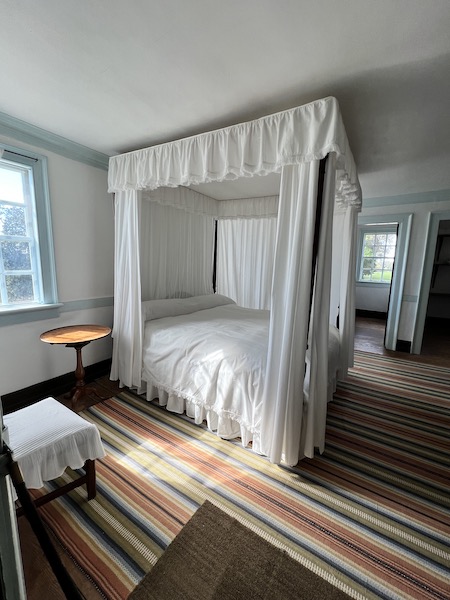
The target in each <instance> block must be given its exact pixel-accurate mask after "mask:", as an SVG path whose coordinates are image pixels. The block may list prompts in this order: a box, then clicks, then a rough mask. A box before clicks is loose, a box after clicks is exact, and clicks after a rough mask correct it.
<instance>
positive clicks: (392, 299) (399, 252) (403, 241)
mask: <svg viewBox="0 0 450 600" xmlns="http://www.w3.org/2000/svg"><path fill="white" fill-rule="evenodd" d="M411 223H412V214H411V213H407V214H392V215H385V216H380V215H376V216H375V217H359V219H358V228H359V232H360V234H361V232H362V231H364V229H365V228H367V227H368V226H370V225H375V226H376V227H377V228H379V227H386V228H387V229H390V230H391V231H395V230H397V244H396V249H395V255H394V257H392V258H393V261H395V268H394V269H393V272H392V279H391V281H390V286H389V285H384V286H383V287H384V302H385V304H384V307H385V308H384V309H382V310H380V311H377V309H376V308H374V306H375V307H376V305H374V304H368V306H371V307H372V310H373V311H375V312H380V313H384V312H385V314H386V317H385V322H384V323H383V325H384V346H385V348H386V349H388V350H397V349H400V348H397V342H398V339H397V338H398V327H399V320H400V309H401V304H402V296H403V287H404V279H405V270H406V262H407V256H408V249H409V238H410V232H411ZM357 247H358V252H359V259H358V261H357V265H358V266H357V274H356V276H357V293H358V291H359V290H358V288H360V287H365V288H366V292H365V294H366V298H367V297H370V296H371V297H372V298H371V300H373V298H374V294H375V292H376V293H377V294H378V295H379V296H380V297H381V296H382V295H383V294H382V293H381V286H380V285H379V284H378V283H375V282H373V283H368V282H367V283H365V282H364V281H363V282H360V283H359V285H358V280H360V279H361V275H362V271H361V261H362V260H364V257H363V255H362V254H363V251H362V248H363V244H362V239H361V237H360V238H359V240H358V246H357ZM382 276H383V275H382V274H381V277H382ZM357 302H358V296H357ZM380 306H381V305H380ZM356 307H357V308H358V304H357V305H356ZM378 316H382V314H380V315H378ZM376 325H377V324H376V323H374V326H376ZM378 326H379V323H378Z"/></svg>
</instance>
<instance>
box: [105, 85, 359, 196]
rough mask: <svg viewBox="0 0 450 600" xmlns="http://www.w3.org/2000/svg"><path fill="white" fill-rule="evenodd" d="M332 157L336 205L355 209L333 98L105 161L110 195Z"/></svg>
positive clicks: (352, 173) (351, 167)
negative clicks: (107, 169) (334, 168)
mask: <svg viewBox="0 0 450 600" xmlns="http://www.w3.org/2000/svg"><path fill="white" fill-rule="evenodd" d="M330 152H335V153H336V157H337V161H336V192H335V201H336V202H337V203H339V204H344V205H348V204H353V205H360V204H361V190H360V187H359V183H358V177H357V172H356V167H355V163H354V160H353V155H352V152H351V150H350V146H349V143H348V139H347V134H346V132H345V128H344V124H343V122H342V117H341V114H340V110H339V105H338V103H337V100H336V99H335V98H333V97H329V98H324V99H322V100H317V101H316V102H312V103H310V104H305V105H304V106H299V107H297V108H293V109H291V110H286V111H283V112H279V113H276V114H273V115H269V116H267V117H263V118H261V119H257V120H255V121H250V122H247V123H241V124H239V125H233V126H231V127H226V128H225V129H219V130H217V131H212V132H209V133H203V134H200V135H196V136H193V137H190V138H185V139H182V140H177V141H174V142H170V143H167V144H161V145H159V146H153V147H151V148H145V149H143V150H136V151H135V152H129V153H126V154H122V155H119V156H113V157H111V159H110V161H109V174H108V183H109V191H110V192H119V191H126V190H144V189H147V190H155V189H157V188H161V187H177V186H188V185H197V184H200V183H209V182H213V181H225V180H231V179H237V178H239V177H252V176H254V175H267V174H269V173H273V172H279V171H280V170H281V168H282V167H283V166H285V165H294V164H301V163H306V162H311V161H312V160H318V159H321V158H324V157H325V156H327V154H329V153H330Z"/></svg>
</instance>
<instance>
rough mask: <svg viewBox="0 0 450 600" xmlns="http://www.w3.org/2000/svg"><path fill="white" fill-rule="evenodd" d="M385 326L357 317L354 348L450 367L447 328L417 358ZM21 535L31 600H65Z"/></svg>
mask: <svg viewBox="0 0 450 600" xmlns="http://www.w3.org/2000/svg"><path fill="white" fill-rule="evenodd" d="M385 325H386V324H385V322H384V321H380V320H379V319H371V318H357V320H356V331H355V348H356V349H357V350H361V351H364V352H370V353H374V354H384V355H388V356H394V357H397V358H403V359H406V360H411V361H416V362H417V361H418V362H424V363H428V364H434V365H440V366H444V367H449V368H450V331H449V330H448V328H442V327H432V326H431V327H428V328H426V332H425V335H424V341H423V348H422V354H421V355H420V356H417V355H411V354H408V353H404V352H392V351H389V350H386V349H385V348H384V343H383V341H384V332H385ZM97 384H98V387H99V391H100V393H101V394H102V395H103V396H106V397H108V396H113V395H114V394H115V393H116V392H117V391H118V387H117V385H116V384H115V383H113V382H110V381H109V380H108V379H107V378H103V379H101V380H99V381H98V382H97ZM59 399H60V400H61V401H62V402H64V403H65V404H68V401H67V400H65V399H64V398H62V397H61V398H59ZM98 401H99V399H98V397H97V396H95V395H90V396H87V397H85V398H84V399H82V402H81V405H80V406H79V409H80V410H82V409H83V408H85V407H86V406H88V405H91V404H95V403H96V402H98ZM69 405H70V404H69ZM19 533H20V539H21V547H22V559H23V566H24V573H25V582H26V587H27V598H28V600H42V599H43V598H52V600H64V598H65V596H64V594H63V593H62V591H61V589H60V587H59V584H58V582H57V580H56V578H55V576H54V574H53V572H52V570H51V568H50V567H49V565H48V563H47V561H46V559H45V556H44V555H43V553H42V550H41V548H40V546H39V544H38V542H37V540H36V538H35V536H34V534H33V532H32V530H31V529H30V526H29V525H28V523H27V521H26V519H25V518H24V517H21V518H20V519H19ZM55 547H56V548H57V550H58V552H59V554H60V556H61V557H62V560H63V563H64V564H65V565H66V567H67V569H68V571H69V573H70V576H71V577H72V579H73V580H74V582H75V584H76V585H77V586H78V588H79V589H80V591H81V594H82V595H81V596H80V597H81V598H83V597H84V598H85V599H86V600H101V598H103V596H101V595H100V593H99V592H98V591H97V590H96V589H95V587H94V585H93V584H92V583H90V582H89V581H88V580H87V579H86V578H85V577H84V576H83V574H82V573H80V572H79V571H78V570H77V569H76V567H74V565H73V563H72V561H71V560H70V559H69V558H68V557H67V556H65V554H64V551H63V549H62V548H60V547H59V545H58V544H57V543H56V542H55Z"/></svg>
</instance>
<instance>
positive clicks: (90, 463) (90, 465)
mask: <svg viewBox="0 0 450 600" xmlns="http://www.w3.org/2000/svg"><path fill="white" fill-rule="evenodd" d="M84 469H85V471H86V490H87V497H88V500H92V499H93V498H95V494H96V493H97V490H96V476H95V460H89V459H88V460H87V461H86V462H85V463H84Z"/></svg>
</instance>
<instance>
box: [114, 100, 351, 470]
mask: <svg viewBox="0 0 450 600" xmlns="http://www.w3.org/2000/svg"><path fill="white" fill-rule="evenodd" d="M328 155H329V159H328V161H327V164H328V167H327V181H326V185H325V190H326V193H325V194H324V210H323V211H322V213H323V215H324V216H325V219H324V222H323V223H322V225H321V234H320V235H321V238H320V244H319V248H320V250H319V259H318V260H319V267H318V273H320V276H319V277H316V280H315V286H314V303H313V309H312V318H311V319H310V320H309V326H308V316H309V312H310V291H311V289H310V285H311V284H310V281H311V258H312V234H311V231H312V230H313V229H314V228H313V220H314V216H313V215H315V206H316V200H317V194H316V192H317V173H318V161H319V160H320V159H322V158H324V157H326V156H328ZM330 159H331V160H330ZM275 171H276V172H280V171H282V184H281V189H280V200H279V203H280V208H279V215H278V235H277V244H276V250H275V259H274V281H273V287H272V299H271V323H270V339H269V353H268V372H267V375H266V391H265V394H264V396H265V410H264V412H263V416H262V423H261V440H260V443H261V448H263V450H264V452H265V453H266V454H267V455H268V456H269V457H270V460H271V461H272V462H275V463H279V462H281V461H282V460H284V461H285V462H286V463H287V464H295V463H296V462H297V460H298V458H299V457H301V456H303V455H306V456H310V455H312V453H313V451H314V447H315V446H316V445H317V446H318V447H319V449H320V448H321V445H322V443H323V440H322V432H323V430H324V426H325V421H324V414H323V413H324V411H323V406H315V398H316V395H317V394H316V392H317V391H320V386H321V385H323V383H324V381H326V377H325V378H323V379H322V375H323V373H324V372H325V367H324V364H325V363H326V359H325V357H326V356H327V351H326V345H325V344H324V338H325V333H324V330H325V327H326V328H328V314H329V312H330V306H329V302H330V300H329V296H330V285H331V284H330V277H329V270H330V268H331V256H330V254H331V250H330V248H331V245H330V244H331V235H330V232H331V227H332V225H331V223H330V222H329V218H330V217H329V215H330V214H332V205H333V201H334V202H337V203H338V204H339V205H340V206H342V210H344V211H345V210H348V207H350V206H351V205H355V206H357V207H358V206H360V204H361V196H360V188H359V183H358V178H357V174H356V169H355V165H354V161H353V157H352V154H351V151H350V147H349V144H348V140H347V137H346V134H345V129H344V126H343V123H342V119H341V115H340V112H339V107H338V104H337V101H336V100H335V99H334V98H325V99H323V100H319V101H317V102H313V103H311V104H308V105H305V106H302V107H298V108H295V109H292V110H289V111H284V112H282V113H277V114H275V115H270V116H269V117H266V118H263V119H258V120H256V121H251V122H249V123H243V124H240V125H236V126H233V127H228V128H226V129H222V130H218V131H214V132H211V133H207V134H202V135H200V136H194V137H192V138H187V139H185V140H179V141H177V142H171V143H169V144H163V145H161V146H156V147H153V148H147V149H145V150H139V151H136V152H131V153H128V154H125V155H122V156H117V157H112V158H111V159H110V169H109V191H110V192H115V193H116V206H117V208H116V236H117V242H116V243H117V245H118V248H117V250H116V265H115V277H116V288H115V293H116V296H115V306H114V327H113V338H114V346H113V368H112V374H111V377H112V378H119V379H120V380H121V382H122V383H123V384H125V385H128V386H137V387H139V386H140V384H141V378H140V374H141V354H140V353H141V344H142V325H143V324H142V319H141V311H140V302H141V282H140V266H139V260H138V254H139V247H140V239H139V227H138V219H139V201H138V199H137V192H136V190H143V189H147V190H156V189H157V188H160V187H162V186H170V187H176V186H186V185H191V184H198V183H204V182H208V181H223V180H226V179H235V178H237V177H248V176H253V175H264V174H267V173H270V172H275ZM335 185H336V194H333V188H334V186H335ZM350 222H351V219H350V218H348V219H347V223H350ZM349 233H350V235H349V237H348V241H346V238H345V237H342V243H343V244H346V243H348V244H349V245H350V246H351V243H352V242H351V240H352V239H353V232H349ZM343 236H345V234H343ZM351 252H352V249H351V248H349V249H348V250H345V251H343V253H342V255H343V256H344V255H346V254H351ZM133 261H137V265H136V264H131V263H133ZM352 276H353V273H352V274H351V275H349V276H348V277H352ZM124 288H125V289H124ZM339 301H340V307H341V308H340V322H341V321H342V322H343V321H345V319H346V318H347V316H348V314H349V309H348V306H347V307H346V308H345V310H344V311H342V302H343V298H342V295H340V300H339ZM323 311H325V312H323ZM343 313H344V314H343ZM324 315H326V316H325V317H324ZM344 328H347V329H349V328H348V327H347V325H344ZM347 329H345V331H347ZM308 330H309V331H308ZM308 339H309V341H310V352H311V353H312V355H313V356H314V357H316V356H317V357H319V358H320V360H317V361H316V360H314V363H315V366H314V367H313V368H311V371H310V372H309V373H306V374H304V372H303V368H302V365H304V359H305V353H306V345H307V341H308ZM322 359H323V364H322ZM311 362H312V361H311ZM305 376H306V377H307V378H308V377H309V379H310V381H309V387H308V396H305V393H304V385H305ZM299 422H301V424H302V425H301V427H299V426H298V424H299Z"/></svg>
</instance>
